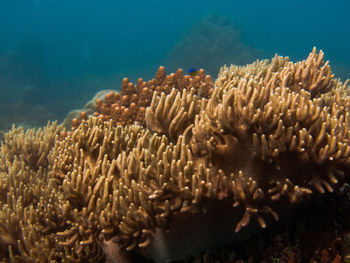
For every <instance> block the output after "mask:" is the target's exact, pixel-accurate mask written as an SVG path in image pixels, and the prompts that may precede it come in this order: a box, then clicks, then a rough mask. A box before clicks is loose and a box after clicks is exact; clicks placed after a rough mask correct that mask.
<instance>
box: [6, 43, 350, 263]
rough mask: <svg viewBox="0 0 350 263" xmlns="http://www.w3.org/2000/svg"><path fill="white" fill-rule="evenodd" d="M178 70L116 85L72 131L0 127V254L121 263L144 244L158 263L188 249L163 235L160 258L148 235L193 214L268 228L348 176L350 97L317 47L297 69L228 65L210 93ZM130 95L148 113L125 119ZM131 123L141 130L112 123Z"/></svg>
mask: <svg viewBox="0 0 350 263" xmlns="http://www.w3.org/2000/svg"><path fill="white" fill-rule="evenodd" d="M180 73H181V72H177V73H176V74H178V76H182V73H181V74H180ZM176 74H174V75H170V76H168V77H165V73H164V72H163V69H162V68H161V69H160V70H159V71H158V73H157V75H158V77H156V78H155V79H154V80H152V81H151V82H149V83H148V84H144V82H143V81H139V84H137V85H136V88H135V87H134V86H133V85H132V84H130V83H128V81H127V80H124V82H123V87H124V88H123V90H122V92H121V93H120V94H117V95H116V94H110V95H108V96H109V97H108V96H107V98H106V102H105V103H102V102H101V103H100V105H99V106H98V107H100V110H101V111H104V112H105V113H104V114H103V116H100V118H96V117H92V118H88V119H87V120H83V121H82V122H81V124H80V125H79V126H78V127H77V128H76V129H75V130H74V131H73V132H72V133H69V134H65V133H62V134H61V135H62V136H58V134H59V129H58V128H57V127H56V126H48V128H46V130H45V131H44V132H41V131H39V132H37V133H35V132H34V131H33V132H31V133H28V135H24V134H23V132H18V131H17V130H16V129H14V130H13V131H12V132H10V133H9V135H6V136H7V137H5V138H6V140H5V142H4V143H2V145H1V166H0V169H1V170H0V172H1V188H0V190H1V195H0V196H1V200H0V201H1V203H0V208H1V211H2V213H1V214H0V227H1V228H0V230H1V232H0V234H1V243H0V244H1V247H0V249H1V250H0V252H1V256H2V257H3V261H5V262H8V261H10V260H11V261H12V262H33V261H39V262H49V261H53V260H58V261H60V262H82V261H83V262H104V261H108V262H113V260H115V259H116V258H118V260H119V261H117V262H130V260H129V259H127V255H126V254H125V253H126V251H135V250H141V251H143V253H145V251H146V250H145V249H149V248H150V249H149V250H148V251H150V252H151V256H152V257H154V259H155V260H157V261H158V262H164V261H166V260H172V259H175V258H174V255H176V256H180V257H181V256H182V254H181V253H184V251H186V253H187V252H191V249H190V250H189V251H188V250H184V249H183V248H182V247H181V244H180V246H177V247H166V245H167V244H166V241H165V243H162V249H163V250H167V252H168V254H166V255H155V254H154V251H156V252H155V253H157V251H158V252H159V248H158V247H157V242H155V240H158V241H159V240H160V239H162V238H163V239H162V240H166V239H167V238H169V239H171V238H172V236H171V235H172V233H173V232H174V231H173V232H172V228H173V227H174V226H176V225H178V222H183V221H186V220H187V218H189V219H188V220H189V221H191V219H190V218H191V217H192V215H193V216H195V215H208V217H209V216H211V217H214V218H215V217H216V218H215V220H216V221H217V222H218V223H219V224H220V222H221V221H222V220H225V218H220V217H218V216H217V215H216V214H214V215H213V213H212V208H213V210H215V211H217V210H218V208H221V207H222V208H225V213H226V214H225V216H227V218H228V219H229V221H230V225H229V227H232V229H234V226H235V231H236V232H237V233H232V236H233V237H232V238H233V239H236V241H237V242H239V241H240V240H241V239H243V238H247V236H246V235H240V233H242V232H244V231H246V229H248V228H249V227H250V226H254V225H257V224H256V223H255V222H257V223H258V224H259V225H260V226H261V227H262V228H265V227H266V225H267V224H268V222H271V221H273V220H278V218H279V217H281V216H283V213H284V211H285V210H284V209H283V208H281V206H282V205H283V206H284V207H287V208H288V205H289V204H290V203H291V204H297V203H300V202H302V201H303V200H305V199H306V198H311V197H314V196H317V195H318V194H323V193H325V192H334V191H338V190H339V188H340V186H341V185H342V184H343V183H344V182H348V181H349V169H350V143H349V107H350V106H349V105H350V104H349V102H350V97H349V96H348V95H347V87H346V84H342V83H340V82H339V81H337V80H334V79H333V74H332V73H331V71H330V67H329V66H328V63H327V62H326V63H324V62H323V53H322V52H319V53H317V52H316V50H315V49H314V50H313V52H312V53H311V54H310V55H309V57H308V58H307V60H305V61H303V62H299V63H292V62H289V61H288V59H286V58H281V57H278V56H275V58H273V59H272V60H271V62H270V61H260V62H256V63H254V64H252V65H248V66H246V67H234V66H231V67H229V68H228V67H224V68H223V69H222V70H221V72H220V74H219V76H218V79H217V80H216V82H215V87H214V88H213V90H212V92H211V91H210V90H208V89H205V90H206V92H209V93H212V94H211V95H210V97H209V98H205V96H206V95H203V93H201V92H202V91H201V90H202V89H201V85H198V86H195V85H192V84H191V85H189V84H181V83H184V80H185V79H186V77H176ZM201 74H202V73H201ZM203 76H204V75H203ZM195 79H196V78H195ZM188 80H189V79H188V78H187V80H186V81H188ZM204 80H205V78H204ZM174 83H177V84H174ZM186 83H187V82H186ZM205 83H207V84H208V83H209V82H205ZM181 85H182V86H181ZM146 87H147V88H146ZM151 87H152V88H151ZM189 87H191V88H189ZM206 87H207V86H206ZM145 89H147V90H146V91H147V92H146V91H145ZM150 90H152V93H153V91H157V92H154V94H152V95H151V93H150ZM143 91H144V92H145V94H147V96H146V95H145V96H143V95H142V94H143V93H142V92H143ZM158 91H162V93H160V92H158ZM123 92H125V93H123ZM133 94H134V95H135V96H134V98H135V101H133V100H132V97H133ZM204 94H208V93H204ZM125 96H126V97H125ZM151 97H152V99H151ZM136 102H137V103H138V104H136ZM123 103H125V105H123ZM132 103H134V104H133V105H137V107H144V110H142V111H139V110H138V111H135V114H136V115H131V111H130V107H131V105H132ZM142 103H143V104H142ZM114 104H115V105H114ZM103 105H105V106H103ZM113 105H114V106H113ZM142 105H143V106H142ZM146 105H149V107H148V108H147V109H146V108H145V107H146ZM123 106H124V107H125V108H123V110H122V112H124V113H121V108H122V107H123ZM126 106H127V107H126ZM112 109H113V111H114V113H115V112H119V113H118V114H117V115H113V116H115V117H113V116H112V111H111V110H112ZM116 109H119V110H117V111H116ZM126 109H128V111H125V110H126ZM137 109H138V108H137ZM125 112H126V113H125ZM123 114H124V115H123ZM137 116H139V117H137ZM138 118H140V119H138ZM135 121H139V124H141V122H143V121H144V122H145V124H144V125H143V127H142V126H140V125H120V124H128V123H134V122H135ZM50 127H52V128H50ZM63 135H64V136H63ZM38 141H39V142H40V141H42V142H41V143H34V142H38ZM30 145H33V146H30ZM28 147H32V148H28ZM28 149H31V150H28ZM31 153H35V154H31ZM16 200H17V201H16ZM18 200H19V201H18ZM286 204H288V205H287V206H286ZM228 207H229V208H228ZM226 208H227V209H226ZM227 218H226V219H227ZM203 220H205V217H202V221H203ZM252 221H253V222H254V223H251V222H252ZM255 229H256V228H254V227H253V228H251V229H250V230H249V231H251V232H252V231H255ZM162 230H169V231H168V233H167V232H164V231H162ZM205 230H206V231H208V232H210V230H208V229H207V228H206V229H205ZM219 234H220V233H219ZM160 235H161V237H160ZM189 235H190V233H186V238H187V237H188V236H189ZM209 236H210V235H209ZM202 237H204V238H206V237H207V236H206V235H205V234H203V235H202ZM220 244H221V243H220ZM211 245H213V243H211ZM214 245H215V243H214ZM216 245H218V244H216ZM6 249H7V252H6ZM157 249H158V250H157ZM178 249H180V252H181V253H177V252H179V251H178ZM198 249H203V247H200V246H199V247H197V248H196V249H194V250H193V252H197V250H198ZM204 249H205V248H204ZM172 250H173V251H172ZM8 255H9V256H8ZM128 260H129V261H128Z"/></svg>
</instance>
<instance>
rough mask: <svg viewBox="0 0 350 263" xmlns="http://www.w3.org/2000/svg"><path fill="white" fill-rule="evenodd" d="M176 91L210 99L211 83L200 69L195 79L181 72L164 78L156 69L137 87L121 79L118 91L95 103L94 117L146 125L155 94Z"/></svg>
mask: <svg viewBox="0 0 350 263" xmlns="http://www.w3.org/2000/svg"><path fill="white" fill-rule="evenodd" d="M173 88H175V89H176V90H178V91H181V90H188V91H190V90H191V89H192V88H193V89H194V93H195V94H196V95H198V96H200V97H209V96H210V94H211V93H212V91H213V83H212V80H211V77H210V76H209V75H205V72H204V70H203V69H201V70H199V71H198V75H197V76H190V75H185V76H184V75H183V70H182V69H178V70H177V71H176V72H175V73H171V74H169V75H166V73H165V69H164V67H162V66H161V67H159V69H158V72H157V73H156V76H155V78H154V79H152V80H149V81H147V82H146V81H144V80H143V79H142V78H140V79H138V81H137V83H136V86H135V85H134V84H133V83H132V82H130V81H129V80H128V78H124V79H123V82H122V85H121V91H120V93H119V92H110V93H108V94H107V95H106V96H105V98H104V100H102V99H98V100H96V107H97V111H96V112H95V114H94V115H95V116H99V117H100V118H103V119H104V120H109V119H113V120H115V121H116V122H117V123H118V124H120V125H126V124H134V123H137V124H139V125H141V126H143V125H144V124H145V111H146V108H147V107H148V106H150V104H151V100H152V97H153V94H154V93H155V92H159V93H161V92H163V93H164V94H165V95H167V94H169V93H170V92H171V90H172V89H173ZM86 118H87V115H86V114H84V113H83V115H81V116H80V119H74V120H73V122H72V127H73V128H76V127H77V126H78V125H79V124H80V122H81V120H82V119H86Z"/></svg>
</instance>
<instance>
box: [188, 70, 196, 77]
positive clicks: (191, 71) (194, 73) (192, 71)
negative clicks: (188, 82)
mask: <svg viewBox="0 0 350 263" xmlns="http://www.w3.org/2000/svg"><path fill="white" fill-rule="evenodd" d="M187 73H188V74H190V75H191V76H192V77H194V76H197V75H198V71H197V70H196V69H195V68H190V69H189V70H188V71H187Z"/></svg>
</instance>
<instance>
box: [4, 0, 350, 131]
mask: <svg viewBox="0 0 350 263" xmlns="http://www.w3.org/2000/svg"><path fill="white" fill-rule="evenodd" d="M349 16H350V1H347V0H342V1H326V0H294V1H283V0H269V1H262V0H248V1H234V0H222V1H218V0H217V1H213V0H212V1H211V0H201V1H199V0H198V1H197V0H193V1H191V0H188V1H183V0H178V1H164V0H163V1H146V0H134V1H117V0H98V1H97V0H94V1H93V0H21V1H20V0H0V92H1V93H0V98H1V103H0V129H4V128H7V127H8V126H9V125H10V123H13V122H14V123H20V124H24V125H28V126H30V125H38V124H43V123H45V122H46V121H47V120H48V119H58V120H62V119H63V118H64V117H65V115H66V114H67V113H68V112H69V111H70V110H72V109H74V108H81V107H82V106H83V105H84V104H85V102H87V101H88V100H89V99H90V98H91V97H92V96H93V95H94V94H95V93H96V92H97V91H99V90H101V89H118V88H119V86H120V83H121V79H122V78H123V77H125V76H127V77H129V79H131V80H133V81H135V80H136V79H137V78H138V77H143V78H144V79H147V80H148V79H150V78H152V77H153V76H154V74H155V72H156V70H157V68H158V67H159V66H160V65H165V67H166V69H168V70H167V71H168V72H171V71H174V70H175V69H176V68H177V67H183V68H185V69H188V68H191V67H198V68H204V69H206V70H207V72H209V73H210V74H212V75H213V78H215V74H216V73H217V70H218V68H219V67H220V66H222V65H223V64H225V63H226V64H230V63H237V64H245V63H249V62H252V61H253V60H255V59H257V58H270V57H271V56H273V55H274V54H275V53H278V54H280V55H284V56H289V57H290V58H291V59H292V60H299V59H303V58H305V57H306V56H307V54H308V53H309V52H310V51H311V50H312V47H313V46H316V47H317V48H318V49H322V50H323V51H324V52H325V53H326V59H328V60H330V63H331V66H332V69H333V71H334V73H335V74H336V76H337V77H341V78H342V79H346V78H350V53H349V48H348V47H349V46H350V18H349ZM237 50H238V51H237ZM235 52H236V53H235Z"/></svg>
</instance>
